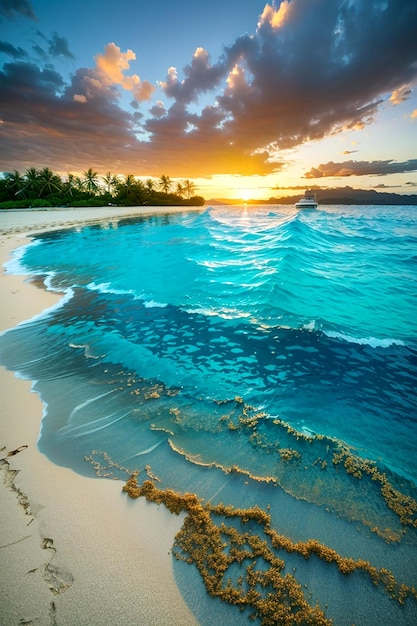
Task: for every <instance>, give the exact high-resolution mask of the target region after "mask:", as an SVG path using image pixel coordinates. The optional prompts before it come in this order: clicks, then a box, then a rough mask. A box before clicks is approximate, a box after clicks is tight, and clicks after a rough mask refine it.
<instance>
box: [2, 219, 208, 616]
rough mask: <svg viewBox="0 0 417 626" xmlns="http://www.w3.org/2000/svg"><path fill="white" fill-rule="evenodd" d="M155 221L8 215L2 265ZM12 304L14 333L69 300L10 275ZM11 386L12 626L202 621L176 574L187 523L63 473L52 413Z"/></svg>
mask: <svg viewBox="0 0 417 626" xmlns="http://www.w3.org/2000/svg"><path fill="white" fill-rule="evenodd" d="M166 210H167V209H163V208H160V207H158V208H157V209H156V210H155V212H156V211H157V212H165V211H166ZM174 210H175V209H174ZM177 210H178V209H177ZM179 210H183V209H179ZM169 211H171V209H169ZM150 212H154V210H153V208H147V209H141V208H139V209H137V210H136V209H134V208H133V209H132V208H129V209H119V208H114V207H105V208H99V209H70V210H66V209H59V210H47V211H38V210H36V211H35V210H30V211H22V210H19V211H0V264H1V266H3V264H4V263H5V261H6V260H7V259H8V258H10V253H11V251H12V250H13V249H15V248H17V247H19V246H20V245H24V244H25V243H26V241H27V240H26V239H25V238H24V234H25V233H27V232H29V231H31V232H34V231H36V232H38V231H41V230H49V229H51V228H59V227H63V226H68V225H71V224H79V223H82V222H86V221H88V222H90V221H102V220H103V219H104V220H111V219H118V218H120V216H121V214H122V216H123V217H125V216H127V215H133V214H140V213H150ZM0 298H1V306H0V331H3V330H5V329H7V328H11V327H13V326H15V325H16V324H17V323H19V322H20V321H23V320H25V319H28V318H30V317H32V316H33V315H34V314H36V313H39V312H40V311H42V310H44V309H45V308H47V307H49V306H51V305H53V304H54V303H55V302H56V301H57V299H58V298H59V296H58V294H56V293H51V292H47V291H44V290H42V289H39V288H37V287H35V286H34V285H33V284H31V283H30V282H25V281H24V278H22V277H17V276H13V275H9V274H4V272H2V275H1V276H0ZM0 386H1V387H0V388H1V395H0V416H1V417H0V420H1V422H0V424H1V428H0V448H4V449H3V450H2V451H1V452H0V459H2V458H4V457H6V455H7V453H9V452H11V451H13V450H16V449H17V448H19V447H20V446H28V447H27V448H24V449H22V450H21V451H20V452H18V453H17V454H15V455H13V456H9V457H7V458H6V462H3V463H2V464H0V470H1V474H0V557H1V566H2V567H1V569H2V571H1V577H0V625H1V626H13V625H14V624H16V625H18V624H36V625H40V626H43V625H45V626H51V625H59V626H66V625H68V626H78V625H83V626H84V625H85V626H95V625H97V626H99V625H100V626H131V625H132V626H133V625H136V624H140V625H144V626H151V625H155V626H157V625H162V624H167V625H168V624H169V625H177V624H178V625H180V624H181V625H184V626H185V625H187V624H196V623H197V622H196V620H195V618H194V617H193V615H192V614H191V612H190V611H189V609H188V607H187V606H186V604H185V603H184V600H183V598H182V596H181V595H180V593H179V591H178V589H177V587H176V585H175V581H174V577H173V571H172V557H171V555H170V548H171V546H172V543H173V540H174V536H175V534H176V532H177V531H178V529H179V528H180V526H181V523H182V518H179V517H176V516H172V515H170V514H169V513H168V512H167V511H166V510H165V508H164V507H163V506H161V507H157V506H156V505H151V504H148V503H146V502H144V501H143V500H135V501H133V500H130V499H129V498H128V497H127V496H126V495H125V494H123V493H122V492H121V486H122V484H121V483H120V482H118V481H110V480H103V479H88V478H84V477H81V476H79V475H77V474H75V473H74V472H72V471H71V470H69V469H66V468H62V467H58V466H56V465H54V464H52V463H51V462H50V461H49V460H48V459H47V458H46V457H45V456H43V455H42V454H40V452H39V451H38V449H37V447H36V441H37V438H38V433H39V426H40V420H41V417H42V410H43V407H42V404H41V402H40V400H39V398H38V396H37V395H36V394H34V393H31V392H30V389H31V383H30V381H23V380H19V379H17V378H16V377H15V376H14V374H13V373H11V372H8V371H6V370H5V369H4V368H3V367H0ZM15 472H16V473H15Z"/></svg>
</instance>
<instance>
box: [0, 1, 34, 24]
mask: <svg viewBox="0 0 417 626" xmlns="http://www.w3.org/2000/svg"><path fill="white" fill-rule="evenodd" d="M1 16H3V17H5V18H6V19H8V20H13V19H15V18H17V17H20V16H23V17H28V18H29V19H31V20H36V19H37V17H36V15H35V12H34V10H33V7H32V5H31V3H30V2H29V0H0V17H1Z"/></svg>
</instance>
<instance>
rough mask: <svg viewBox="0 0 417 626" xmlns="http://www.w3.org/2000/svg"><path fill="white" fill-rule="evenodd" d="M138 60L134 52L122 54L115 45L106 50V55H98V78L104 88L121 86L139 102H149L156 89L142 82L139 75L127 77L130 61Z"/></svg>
mask: <svg viewBox="0 0 417 626" xmlns="http://www.w3.org/2000/svg"><path fill="white" fill-rule="evenodd" d="M135 59H136V54H135V53H134V52H132V50H128V51H127V52H121V50H120V48H119V47H118V46H116V44H114V43H109V44H107V46H106V47H105V49H104V54H97V56H96V57H95V61H96V72H95V74H96V77H97V80H99V81H100V82H101V83H102V84H103V85H104V86H109V85H121V87H123V89H127V90H128V91H131V92H132V95H133V97H134V98H135V99H136V100H138V101H142V100H149V99H150V98H151V96H152V93H153V92H154V91H155V87H154V86H153V85H151V84H150V83H149V82H148V81H146V80H145V81H141V80H140V78H139V76H138V75H137V74H132V75H130V76H126V75H125V74H124V71H125V70H128V69H129V63H130V61H133V60H135Z"/></svg>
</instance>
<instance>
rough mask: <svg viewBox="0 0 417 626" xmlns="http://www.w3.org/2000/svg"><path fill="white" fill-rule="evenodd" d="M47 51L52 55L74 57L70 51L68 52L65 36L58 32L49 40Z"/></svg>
mask: <svg viewBox="0 0 417 626" xmlns="http://www.w3.org/2000/svg"><path fill="white" fill-rule="evenodd" d="M48 52H49V54H50V55H52V56H54V57H57V56H63V57H67V58H68V59H74V58H75V57H74V55H73V54H72V52H70V49H69V46H68V42H67V40H66V39H65V37H61V36H60V35H58V33H54V34H53V36H52V39H51V40H50V41H49V49H48Z"/></svg>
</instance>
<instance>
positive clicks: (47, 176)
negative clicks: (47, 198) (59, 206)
mask: <svg viewBox="0 0 417 626" xmlns="http://www.w3.org/2000/svg"><path fill="white" fill-rule="evenodd" d="M38 182H39V196H41V195H43V194H45V195H49V194H51V193H53V192H54V191H56V192H58V193H60V192H61V191H62V181H61V179H60V177H59V176H58V175H57V174H55V172H53V171H52V170H51V169H49V167H44V168H43V170H41V171H40V172H39V175H38Z"/></svg>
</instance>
